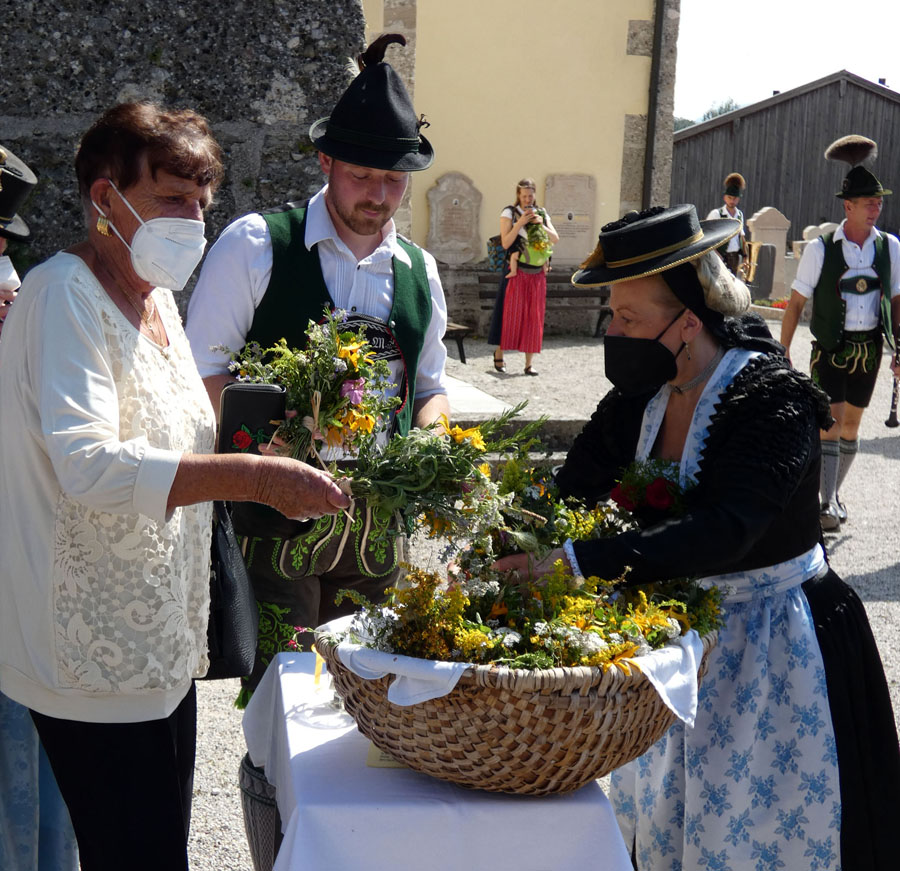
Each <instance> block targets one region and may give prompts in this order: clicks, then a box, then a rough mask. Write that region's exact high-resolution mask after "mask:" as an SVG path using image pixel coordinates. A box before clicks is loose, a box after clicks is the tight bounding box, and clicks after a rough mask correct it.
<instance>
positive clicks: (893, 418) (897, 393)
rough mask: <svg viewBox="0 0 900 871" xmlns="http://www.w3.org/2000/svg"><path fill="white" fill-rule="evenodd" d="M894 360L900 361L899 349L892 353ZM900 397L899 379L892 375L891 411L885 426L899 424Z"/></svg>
mask: <svg viewBox="0 0 900 871" xmlns="http://www.w3.org/2000/svg"><path fill="white" fill-rule="evenodd" d="M894 362H895V363H900V349H898V350H897V353H896V354H894ZM898 398H900V379H898V378H897V376H896V375H894V389H893V390H892V391H891V412H890V414H889V415H888V419H887V420H886V421H885V422H884V425H885V426H889V427H892V428H893V427H895V426H900V421H898V420H897V399H898Z"/></svg>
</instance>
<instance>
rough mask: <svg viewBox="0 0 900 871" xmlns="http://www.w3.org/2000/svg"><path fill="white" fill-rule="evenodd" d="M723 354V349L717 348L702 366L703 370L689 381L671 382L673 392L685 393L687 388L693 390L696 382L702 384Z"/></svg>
mask: <svg viewBox="0 0 900 871" xmlns="http://www.w3.org/2000/svg"><path fill="white" fill-rule="evenodd" d="M724 356H725V349H724V348H721V347H720V348H719V349H718V350H717V351H716V353H715V354H713V357H712V359H711V360H710V361H709V362H708V363H707V364H706V365H705V366H704V367H703V371H702V372H699V373H698V374H697V375H695V376H694V377H693V378H691V380H690V381H685V382H684V384H673V385H672V390H673V391H674V392H675V393H687V392H688V390H693V389H694V388H695V387H696V386H697V385H698V384H702V383H703V382H704V381H706V379H707V378H709V376H710V375H712V373H713V370H714V369H715V368H716V366H718V365H719V361H720V360H721V359H722V357H724Z"/></svg>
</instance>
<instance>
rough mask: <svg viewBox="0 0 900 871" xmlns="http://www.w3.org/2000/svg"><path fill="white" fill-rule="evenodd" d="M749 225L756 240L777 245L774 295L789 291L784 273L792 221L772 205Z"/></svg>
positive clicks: (756, 214)
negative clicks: (788, 234) (788, 235)
mask: <svg viewBox="0 0 900 871" xmlns="http://www.w3.org/2000/svg"><path fill="white" fill-rule="evenodd" d="M747 226H748V227H749V228H750V233H751V235H752V237H753V241H754V242H761V243H763V244H764V245H766V244H768V245H774V246H775V272H774V275H773V280H772V294H771V295H772V296H773V297H781V296H784V295H785V294H786V293H787V286H786V282H785V273H784V255H785V251H786V249H787V233H788V229H789V228H790V226H791V222H790V221H789V220H788V219H787V218H786V217H785V216H784V215H782V214H781V212H779V211H778V209H776V208H773V207H772V206H766V207H765V208H764V209H760V210H759V211H758V212H756V213H755V214H754V215H753V217H752V218H750V220H749V221H747Z"/></svg>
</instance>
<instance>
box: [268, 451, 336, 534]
mask: <svg viewBox="0 0 900 871" xmlns="http://www.w3.org/2000/svg"><path fill="white" fill-rule="evenodd" d="M261 466H262V468H261V470H260V474H259V479H258V483H257V491H256V493H255V495H254V499H253V501H254V502H262V503H263V504H265V505H270V506H271V507H272V508H275V509H276V510H277V511H280V512H281V513H282V514H283V515H284V516H285V517H290V518H291V519H293V520H314V519H316V518H319V517H321V516H322V515H323V514H337V512H338V511H341V510H343V509H344V508H347V507H349V505H350V497H349V496H347V494H346V493H344V491H343V490H341V488H340V487H338V485H337V484H336V483H335V481H334V478H332V477H331V475H329V474H328V473H327V472H320V471H319V470H318V469H314V468H313V467H312V466H308V465H307V464H306V463H301V462H300V461H299V460H291V459H289V458H287V457H266V458H265V462H264V463H262V464H261Z"/></svg>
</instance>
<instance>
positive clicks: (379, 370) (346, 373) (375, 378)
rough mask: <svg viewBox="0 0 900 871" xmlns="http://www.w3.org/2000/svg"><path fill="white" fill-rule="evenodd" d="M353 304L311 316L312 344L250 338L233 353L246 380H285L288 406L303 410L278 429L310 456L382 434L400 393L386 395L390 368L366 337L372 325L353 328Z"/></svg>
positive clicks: (357, 446)
mask: <svg viewBox="0 0 900 871" xmlns="http://www.w3.org/2000/svg"><path fill="white" fill-rule="evenodd" d="M345 321H346V312H344V311H342V310H340V309H335V310H334V311H333V312H331V311H329V310H328V309H326V310H325V316H324V318H323V320H322V321H321V322H320V323H318V324H317V323H315V322H313V321H310V322H309V327H308V329H307V330H306V335H307V346H306V349H305V350H302V351H300V350H297V349H295V348H289V347H288V346H287V343H286V342H285V340H284V339H281V340H280V341H279V342H277V343H276V344H275V345H273V346H272V347H270V348H262V347H260V345H259V344H258V343H256V342H250V343H248V344H247V346H246V347H245V348H244V349H243V350H242V351H240V352H238V353H233V352H232V351H231V350H230V349H228V348H222V349H221V350H224V351H226V352H228V353H230V354H231V362H230V363H229V371H230V372H231V373H232V374H234V375H236V376H237V379H238V380H239V381H250V382H261V383H265V384H279V385H281V386H283V387H284V388H285V390H286V392H287V396H286V405H287V409H288V411H293V412H296V415H295V416H294V415H291V416H289V417H288V418H287V419H286V420H285V421H283V422H282V423H281V425H280V426H279V428H278V430H277V432H276V435H278V437H279V438H281V439H282V440H283V441H284V442H285V443H286V444H287V445H288V447H289V448H290V452H291V456H293V457H295V458H297V459H301V460H305V459H308V458H310V457H316V456H318V454H319V452H320V451H321V450H322V449H323V448H324V447H329V448H337V449H340V450H343V451H344V452H346V453H348V454H350V455H354V454H356V453H358V452H359V451H361V450H363V448H364V447H365V446H367V445H369V444H371V443H372V442H374V440H375V436H376V434H377V432H378V431H379V430H381V429H383V428H385V427H386V426H387V424H388V420H389V416H390V412H391V411H392V410H393V409H394V408H396V407H397V406H398V405H399V403H400V399H399V398H398V397H386V396H385V395H384V391H385V390H387V389H388V388H390V387H392V386H393V385H392V383H391V382H390V370H389V368H388V364H387V362H386V361H384V360H378V359H376V357H375V353H374V352H373V350H372V348H371V347H370V346H369V343H368V342H367V341H366V338H365V327H364V326H363V327H361V328H360V329H359V330H354V329H349V328H348V327H347V326H346V324H345Z"/></svg>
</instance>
